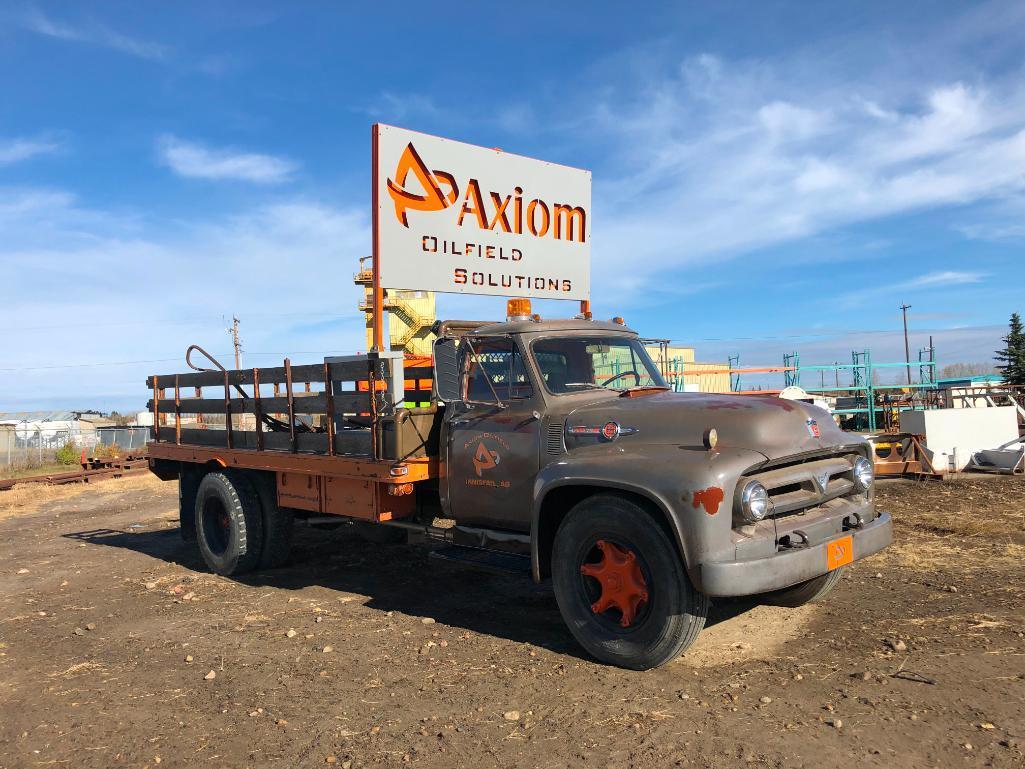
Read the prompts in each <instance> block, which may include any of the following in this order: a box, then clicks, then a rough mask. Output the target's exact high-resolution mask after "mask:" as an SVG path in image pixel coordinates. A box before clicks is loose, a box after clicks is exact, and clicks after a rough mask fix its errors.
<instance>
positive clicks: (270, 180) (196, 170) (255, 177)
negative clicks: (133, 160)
mask: <svg viewBox="0 0 1025 769" xmlns="http://www.w3.org/2000/svg"><path fill="white" fill-rule="evenodd" d="M157 152H158V155H159V157H160V159H161V161H162V162H163V163H164V165H166V166H168V167H169V168H170V169H171V170H172V171H174V172H175V173H176V174H178V175H179V176H186V177H190V178H193V179H230V180H236V181H246V182H255V183H257V184H280V183H282V182H286V181H288V180H289V179H290V178H291V177H292V175H293V174H294V172H295V170H296V164H295V163H294V162H293V161H291V160H288V159H286V158H280V157H275V156H273V155H263V154H259V153H255V152H241V151H239V150H234V149H225V148H218V149H215V148H211V147H207V146H205V145H203V144H200V143H198V142H190V141H186V140H184V139H179V138H177V137H175V136H164V137H161V139H160V140H159V141H158V142H157Z"/></svg>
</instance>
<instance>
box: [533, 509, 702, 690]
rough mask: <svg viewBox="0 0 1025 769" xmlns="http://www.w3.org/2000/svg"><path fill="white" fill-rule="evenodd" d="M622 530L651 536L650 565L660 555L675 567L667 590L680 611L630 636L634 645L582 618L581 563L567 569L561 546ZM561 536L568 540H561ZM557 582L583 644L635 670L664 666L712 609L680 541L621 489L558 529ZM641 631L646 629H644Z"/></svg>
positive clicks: (690, 639)
mask: <svg viewBox="0 0 1025 769" xmlns="http://www.w3.org/2000/svg"><path fill="white" fill-rule="evenodd" d="M616 529H619V531H621V532H622V534H623V535H624V536H629V538H639V539H645V540H647V541H648V547H649V550H648V551H646V553H645V559H646V560H647V561H648V565H649V568H654V566H655V561H656V560H657V561H658V562H659V563H660V564H661V565H662V566H663V567H664V568H670V569H673V572H672V574H671V575H670V576H669V577H668V579H669V580H670V581H669V583H668V585H667V587H668V586H671V587H670V588H669V592H666V593H664V594H663V595H665V596H667V598H668V600H669V601H670V605H669V607H668V608H669V609H670V610H671V611H672V612H674V613H671V614H670V615H667V616H666V617H665V618H664V619H663V620H662V622H661V625H658V624H655V625H651V626H650V628H649V631H647V632H648V638H647V639H645V638H644V637H643V636H642V637H640V638H634V639H630V640H631V642H630V643H628V644H623V643H621V642H622V640H625V639H614V638H610V637H608V634H607V632H605V631H601V630H600V629H599V628H597V627H596V626H594V625H590V624H588V623H586V622H581V621H579V620H580V619H581V617H584V616H587V614H586V612H587V611H588V610H589V607H582V606H580V605H578V604H577V602H576V600H575V599H574V593H573V590H572V587H571V584H572V580H573V579H575V578H576V575H575V574H574V573H573V569H574V568H575V564H574V565H573V567H571V568H570V570H569V571H566V572H562V571H561V570H562V569H563V568H565V566H563V564H562V556H561V554H560V550H564V551H570V550H571V549H572V542H573V541H576V540H577V539H578V538H580V537H581V536H586V535H585V534H584V533H585V532H587V531H588V530H590V531H591V532H594V531H595V530H598V531H602V530H607V531H610V532H614V531H615V530H616ZM560 538H563V539H564V542H560ZM553 582H555V587H556V598H557V599H560V598H561V599H562V600H559V610H560V612H561V613H562V615H563V619H564V620H565V621H566V624H567V625H568V626H569V628H570V630H571V632H572V633H573V635H574V636H575V637H576V639H577V641H578V642H579V643H580V644H581V646H583V647H584V648H585V649H586V650H587V651H588V652H589V653H590V654H592V655H593V656H594V657H596V658H597V659H599V660H601V661H602V662H606V663H610V664H614V665H619V666H621V667H626V668H630V669H634V670H647V669H650V668H654V667H658V666H660V665H664V664H666V663H667V662H670V661H671V660H673V659H675V658H676V657H678V656H679V655H680V654H681V653H682V652H683V651H684V650H685V649H686V648H687V647H688V646H690V645H691V644H692V643H693V642H694V640H695V639H696V638H697V637H698V634H699V633H700V632H701V630H702V628H703V627H704V624H705V617H706V615H707V612H708V598H707V596H705V595H703V594H701V593H699V592H698V591H697V590H695V589H694V587H693V586H692V585H691V584H690V580H689V579H688V577H687V575H686V571H685V569H684V567H683V561H682V559H681V558H680V555H679V552H678V550H677V548H676V545H675V543H674V542H673V541H672V540H671V539H670V537H669V536H668V535H667V533H666V532H665V531H664V529H663V528H662V526H661V525H659V523H658V522H657V521H656V520H655V519H654V518H653V517H652V514H650V513H649V511H648V510H646V509H645V508H644V507H643V506H641V505H640V504H638V503H637V502H636V501H634V500H633V499H630V498H628V497H626V496H623V495H619V494H598V495H594V496H592V497H588V498H587V499H585V500H583V501H582V502H580V503H578V504H577V505H576V506H574V508H573V509H572V510H570V512H569V513H568V514H567V515H566V517H565V518H564V519H563V521H562V523H561V525H560V526H559V531H558V532H557V533H556V542H555V548H554V550H553ZM677 586H678V587H679V589H680V593H678V594H677V593H675V590H676V587H677ZM578 612H579V614H578ZM652 619H654V617H649V621H650V620H652ZM638 632H641V633H643V632H645V631H644V630H643V628H639V629H638ZM603 633H605V636H604V637H603V635H602V634H603Z"/></svg>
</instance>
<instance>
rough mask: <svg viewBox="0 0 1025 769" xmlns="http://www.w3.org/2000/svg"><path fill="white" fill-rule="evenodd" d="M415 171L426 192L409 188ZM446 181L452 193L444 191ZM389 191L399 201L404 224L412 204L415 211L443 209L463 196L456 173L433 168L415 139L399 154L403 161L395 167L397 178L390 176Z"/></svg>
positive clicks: (396, 214)
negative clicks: (425, 163) (415, 143)
mask: <svg viewBox="0 0 1025 769" xmlns="http://www.w3.org/2000/svg"><path fill="white" fill-rule="evenodd" d="M411 171H412V173H413V176H415V177H416V180H417V181H418V182H420V186H421V187H422V188H423V190H424V194H423V195H417V194H416V193H414V192H410V191H409V190H407V189H406V180H407V179H408V178H409V173H410V172H411ZM442 184H444V185H446V186H447V187H448V194H446V193H444V192H442V190H441V185H442ZM388 194H389V195H391V197H392V200H394V201H395V216H396V217H398V220H399V221H400V222H402V224H403V226H405V227H408V226H409V222H408V221H407V220H406V209H407V208H412V209H413V210H414V211H441V210H442V209H445V208H448V207H449V206H450V205H452V204H453V203H455V202H456V198H457V197H458V196H459V187H458V186H456V180H455V177H453V176H452V174H449V173H446V172H444V171H434V172H431V171H430V170H429V169H428V168H427V166H426V165H424V162H423V160H421V159H420V155H419V154H417V151H416V149H415V148H414V147H413V143H412V142H410V143H409V144H407V145H406V149H405V150H403V151H402V156H401V157H400V158H399V165H398V167H397V168H396V169H395V181H392V180H391V179H389V180H388Z"/></svg>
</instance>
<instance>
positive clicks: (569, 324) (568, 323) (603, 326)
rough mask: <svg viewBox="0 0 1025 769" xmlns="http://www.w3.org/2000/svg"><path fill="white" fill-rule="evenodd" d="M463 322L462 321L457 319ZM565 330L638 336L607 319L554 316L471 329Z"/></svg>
mask: <svg viewBox="0 0 1025 769" xmlns="http://www.w3.org/2000/svg"><path fill="white" fill-rule="evenodd" d="M456 322H457V323H460V324H462V323H463V322H462V321H456ZM563 332H591V333H601V334H608V333H614V334H625V335H630V336H637V332H636V331H634V330H633V329H632V328H629V327H627V326H624V325H621V324H619V323H612V322H611V321H607V320H584V319H582V318H553V319H551V320H540V321H535V320H512V321H505V322H502V323H487V324H485V323H482V324H481V325H480V326H479V327H477V328H475V329H473V330H472V331H469V332H468V334H469V335H472V336H494V335H496V334H543V333H563Z"/></svg>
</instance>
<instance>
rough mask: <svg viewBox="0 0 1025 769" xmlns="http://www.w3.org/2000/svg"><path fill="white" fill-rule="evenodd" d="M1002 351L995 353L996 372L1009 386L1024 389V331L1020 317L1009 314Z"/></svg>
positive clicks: (1016, 314)
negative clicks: (1008, 323)
mask: <svg viewBox="0 0 1025 769" xmlns="http://www.w3.org/2000/svg"><path fill="white" fill-rule="evenodd" d="M1003 342H1004V349H1002V350H997V351H996V359H997V360H998V361H999V364H998V365H997V370H998V371H999V372H1000V373H1001V374H1003V375H1004V381H1005V382H1007V384H1009V385H1017V386H1019V387H1025V329H1023V328H1022V323H1021V315H1019V314H1018V313H1016V312H1015V313H1011V323H1010V330H1009V331H1008V333H1007V336H1005V337H1003Z"/></svg>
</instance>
